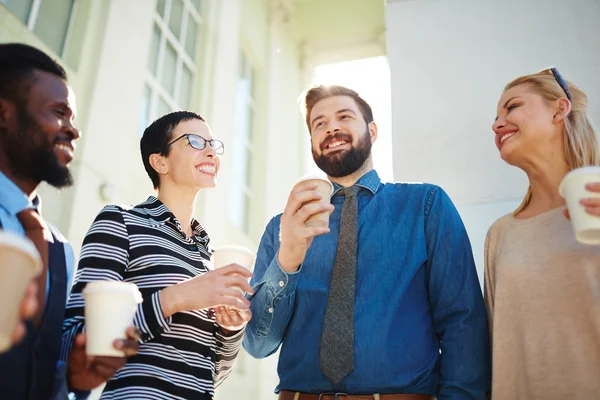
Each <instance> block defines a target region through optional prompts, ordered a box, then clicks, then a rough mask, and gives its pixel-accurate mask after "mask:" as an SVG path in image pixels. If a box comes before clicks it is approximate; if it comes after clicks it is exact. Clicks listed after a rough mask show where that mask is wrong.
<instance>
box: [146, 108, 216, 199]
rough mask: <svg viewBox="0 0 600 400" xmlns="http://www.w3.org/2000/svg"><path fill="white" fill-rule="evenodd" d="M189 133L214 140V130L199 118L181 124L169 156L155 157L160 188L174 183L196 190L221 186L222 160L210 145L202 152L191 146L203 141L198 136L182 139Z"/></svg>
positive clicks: (170, 140)
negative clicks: (218, 183) (218, 180)
mask: <svg viewBox="0 0 600 400" xmlns="http://www.w3.org/2000/svg"><path fill="white" fill-rule="evenodd" d="M185 134H194V135H198V136H200V137H202V138H204V139H206V140H207V141H208V140H212V139H213V136H212V132H211V130H210V127H209V126H208V125H207V124H206V123H205V122H203V121H201V120H199V119H195V118H194V119H190V120H187V121H183V122H181V123H179V124H178V125H177V126H176V127H175V128H174V129H173V132H172V134H171V137H170V139H169V142H173V141H174V140H176V139H179V140H177V141H175V142H173V143H172V144H171V145H170V146H169V154H168V155H167V156H161V155H159V154H153V155H152V156H151V157H152V158H153V159H152V160H151V162H152V165H153V167H154V169H155V170H156V171H157V172H158V174H159V176H160V186H161V187H162V186H163V185H164V184H165V183H167V182H168V183H171V184H175V185H178V186H185V187H189V188H192V189H194V190H200V189H205V188H214V187H215V186H216V185H217V176H218V174H219V166H220V159H219V156H218V155H217V153H216V151H215V149H213V148H212V147H211V146H210V144H209V143H208V142H207V143H206V146H205V147H204V149H202V150H198V149H196V148H194V147H192V146H191V145H190V140H192V141H201V139H198V138H196V137H193V136H192V137H190V138H189V139H188V138H187V137H182V136H183V135H185Z"/></svg>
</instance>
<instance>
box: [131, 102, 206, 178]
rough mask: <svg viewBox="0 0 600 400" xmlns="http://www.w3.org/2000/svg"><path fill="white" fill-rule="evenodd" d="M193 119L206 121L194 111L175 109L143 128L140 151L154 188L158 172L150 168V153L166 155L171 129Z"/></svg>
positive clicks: (167, 153)
mask: <svg viewBox="0 0 600 400" xmlns="http://www.w3.org/2000/svg"><path fill="white" fill-rule="evenodd" d="M193 119H199V120H200V121H202V122H206V120H205V119H204V118H203V117H201V116H200V115H199V114H196V113H195V112H192V111H175V112H172V113H170V114H166V115H163V116H162V117H160V118H159V119H157V120H156V121H154V122H153V123H152V124H150V126H149V127H147V128H146V129H145V130H144V134H143V135H142V139H141V140H140V151H141V153H142V161H143V163H144V168H145V169H146V172H147V173H148V176H149V177H150V179H151V180H152V184H153V185H154V189H158V187H159V185H160V180H159V179H158V173H157V172H156V171H155V170H154V168H152V165H150V155H152V154H160V155H161V156H165V157H166V156H168V155H169V148H166V145H167V143H168V141H169V140H170V139H171V136H172V133H173V130H174V129H175V128H176V127H177V125H179V124H180V123H182V122H186V121H190V120H193Z"/></svg>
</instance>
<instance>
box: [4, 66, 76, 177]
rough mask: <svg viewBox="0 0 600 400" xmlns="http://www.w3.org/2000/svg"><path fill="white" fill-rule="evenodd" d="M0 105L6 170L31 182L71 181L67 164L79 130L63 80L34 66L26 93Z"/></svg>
mask: <svg viewBox="0 0 600 400" xmlns="http://www.w3.org/2000/svg"><path fill="white" fill-rule="evenodd" d="M25 99H26V100H25ZM4 106H5V109H4V112H3V113H2V118H3V121H2V122H3V125H4V126H5V127H6V129H4V130H3V131H2V132H1V136H0V143H1V146H0V147H1V148H2V149H4V157H5V158H6V160H7V161H8V162H7V164H8V165H7V169H8V170H9V173H11V174H12V175H13V176H15V177H17V178H19V179H23V180H27V181H31V182H33V183H34V184H35V185H37V184H38V183H39V182H42V181H45V182H47V183H48V184H50V185H52V186H54V187H57V188H62V187H65V186H69V185H71V184H72V181H73V180H72V177H71V174H70V172H69V168H68V166H69V163H70V162H71V161H72V160H73V151H74V150H75V141H76V140H77V139H79V137H80V132H79V131H78V130H77V129H76V128H75V126H74V125H73V122H74V119H75V116H76V106H75V96H74V93H73V91H72V89H71V88H70V87H69V86H68V85H67V83H66V82H65V81H64V80H63V79H62V78H61V77H58V76H56V75H54V74H51V73H48V72H43V71H39V70H35V71H34V72H33V80H32V83H31V84H30V86H29V93H28V94H27V96H26V97H22V98H21V99H20V100H15V101H14V102H12V105H9V104H8V103H4ZM9 109H10V111H8V112H7V110H9Z"/></svg>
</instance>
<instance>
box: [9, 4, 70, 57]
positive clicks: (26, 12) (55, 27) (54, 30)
mask: <svg viewBox="0 0 600 400" xmlns="http://www.w3.org/2000/svg"><path fill="white" fill-rule="evenodd" d="M0 3H4V4H5V5H6V7H7V8H8V9H9V10H10V11H11V12H12V13H13V14H14V15H15V16H16V17H17V18H19V19H20V20H21V21H23V23H24V24H25V25H26V26H27V28H29V30H31V31H33V32H34V33H35V34H36V35H37V36H38V37H39V38H40V39H41V40H42V42H44V43H46V45H48V47H50V49H52V51H54V53H56V54H57V55H59V56H60V57H63V56H64V54H65V48H66V45H67V42H68V38H69V31H70V28H71V25H72V23H73V16H74V14H75V12H74V10H75V5H76V0H0Z"/></svg>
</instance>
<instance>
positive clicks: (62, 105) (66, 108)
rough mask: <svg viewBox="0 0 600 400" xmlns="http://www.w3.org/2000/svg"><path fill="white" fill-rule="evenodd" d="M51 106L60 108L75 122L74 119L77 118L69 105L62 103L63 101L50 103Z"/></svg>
mask: <svg viewBox="0 0 600 400" xmlns="http://www.w3.org/2000/svg"><path fill="white" fill-rule="evenodd" d="M50 105H51V106H58V107H60V108H63V109H64V110H65V111H66V112H69V113H71V116H72V118H73V120H75V118H77V114H76V113H75V110H74V109H73V108H72V107H71V106H69V103H67V102H65V101H63V100H58V101H55V102H52V103H50Z"/></svg>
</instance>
